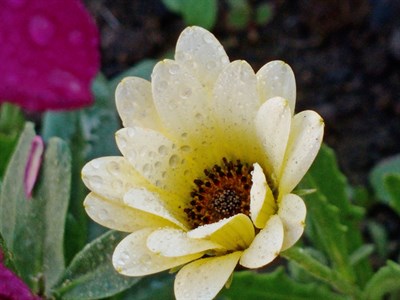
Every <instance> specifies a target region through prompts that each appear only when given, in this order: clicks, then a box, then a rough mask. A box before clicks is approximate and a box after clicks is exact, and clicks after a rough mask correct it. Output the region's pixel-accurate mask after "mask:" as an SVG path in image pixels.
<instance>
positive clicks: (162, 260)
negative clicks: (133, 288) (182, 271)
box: [112, 228, 203, 276]
mask: <svg viewBox="0 0 400 300" xmlns="http://www.w3.org/2000/svg"><path fill="white" fill-rule="evenodd" d="M153 231H154V228H145V229H142V230H138V231H135V232H133V233H131V234H130V235H128V236H127V237H126V238H124V239H123V240H122V241H121V242H120V243H119V244H118V246H117V247H116V248H115V251H114V254H113V257H112V262H113V265H114V268H115V269H116V270H117V271H118V272H119V273H121V274H123V275H127V276H144V275H149V274H154V273H158V272H161V271H164V270H168V269H170V268H173V267H177V266H180V265H183V264H185V263H187V262H190V261H192V260H195V259H197V258H199V257H201V256H202V255H203V253H196V254H192V255H186V256H181V257H165V256H161V255H159V254H156V253H154V252H152V251H150V250H149V249H148V248H147V246H146V240H147V238H148V236H149V235H150V234H151V233H152V232H153Z"/></svg>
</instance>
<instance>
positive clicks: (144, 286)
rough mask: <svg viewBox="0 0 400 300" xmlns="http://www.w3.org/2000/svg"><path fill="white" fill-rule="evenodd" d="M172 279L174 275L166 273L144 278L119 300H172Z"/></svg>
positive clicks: (173, 297)
mask: <svg viewBox="0 0 400 300" xmlns="http://www.w3.org/2000/svg"><path fill="white" fill-rule="evenodd" d="M174 278H175V275H174V274H169V273H167V272H163V273H160V274H155V275H151V276H146V277H144V278H143V279H141V280H140V284H137V285H135V286H134V287H133V288H130V289H129V290H127V291H126V292H125V293H124V294H123V295H122V297H121V298H120V300H131V299H135V300H150V299H162V300H174V299H175V296H174Z"/></svg>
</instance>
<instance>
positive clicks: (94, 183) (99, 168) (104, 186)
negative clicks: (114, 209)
mask: <svg viewBox="0 0 400 300" xmlns="http://www.w3.org/2000/svg"><path fill="white" fill-rule="evenodd" d="M82 180H83V182H84V183H85V185H86V186H87V187H88V188H89V189H90V190H91V191H93V192H95V193H96V194H98V195H101V196H102V197H104V198H108V199H115V200H118V199H122V198H123V197H124V195H125V193H126V192H127V191H129V190H130V189H132V188H134V187H139V186H141V187H144V186H148V185H149V183H148V182H147V181H146V180H145V179H144V178H143V177H142V176H140V175H139V174H138V173H137V172H136V171H135V169H134V168H133V167H132V165H131V164H129V162H128V161H127V160H126V159H125V158H124V157H121V156H109V157H101V158H96V159H94V160H92V161H90V162H88V163H87V164H86V165H85V166H84V167H83V169H82Z"/></svg>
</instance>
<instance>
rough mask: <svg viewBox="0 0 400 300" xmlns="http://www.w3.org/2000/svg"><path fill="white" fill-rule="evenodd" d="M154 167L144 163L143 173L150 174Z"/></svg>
mask: <svg viewBox="0 0 400 300" xmlns="http://www.w3.org/2000/svg"><path fill="white" fill-rule="evenodd" d="M152 169H153V167H152V166H151V165H150V164H144V165H143V168H142V171H143V175H145V176H149V175H150V173H151V170H152Z"/></svg>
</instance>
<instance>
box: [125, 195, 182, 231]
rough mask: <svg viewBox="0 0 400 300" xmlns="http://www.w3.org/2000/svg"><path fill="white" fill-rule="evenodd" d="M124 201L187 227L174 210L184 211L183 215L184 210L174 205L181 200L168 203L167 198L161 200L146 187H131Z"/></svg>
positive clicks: (177, 224) (177, 204) (130, 205)
mask: <svg viewBox="0 0 400 300" xmlns="http://www.w3.org/2000/svg"><path fill="white" fill-rule="evenodd" d="M124 202H125V203H126V204H127V205H128V206H129V207H133V208H135V209H138V210H141V211H145V212H148V213H151V214H153V215H156V216H159V217H161V218H163V219H166V220H168V221H170V222H171V223H174V224H175V225H176V226H178V227H180V228H183V229H187V227H186V226H185V225H184V224H182V223H181V222H180V221H179V220H178V218H179V217H178V218H177V217H176V216H174V214H173V211H178V212H180V211H182V215H183V214H184V212H183V210H182V209H180V208H179V207H176V208H175V209H174V207H173V206H179V205H180V203H179V202H177V203H176V204H171V203H167V202H168V201H166V199H165V198H164V199H163V200H161V199H160V197H159V195H157V194H155V193H154V192H150V191H148V190H146V189H144V188H139V189H131V190H130V191H128V192H127V193H126V194H125V196H124ZM168 204H169V205H168ZM168 206H169V207H168ZM168 208H170V209H168Z"/></svg>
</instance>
